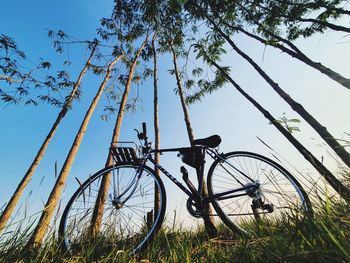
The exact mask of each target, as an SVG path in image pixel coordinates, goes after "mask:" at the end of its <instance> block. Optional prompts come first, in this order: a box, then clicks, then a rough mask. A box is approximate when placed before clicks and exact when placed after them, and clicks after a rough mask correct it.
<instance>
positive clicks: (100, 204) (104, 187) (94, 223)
mask: <svg viewBox="0 0 350 263" xmlns="http://www.w3.org/2000/svg"><path fill="white" fill-rule="evenodd" d="M147 41H148V36H147V37H146V39H145V41H144V42H143V43H142V45H141V46H140V48H139V50H138V51H137V54H136V56H135V58H134V60H133V63H132V65H131V67H130V71H129V75H128V80H127V83H126V85H125V90H124V93H123V96H122V99H121V102H120V106H119V110H118V115H117V120H116V124H115V127H114V130H113V135H112V140H111V147H112V146H113V145H114V144H116V143H117V142H118V138H119V135H120V129H121V126H122V121H123V117H124V112H125V106H126V103H127V100H128V96H129V92H130V88H131V83H132V78H133V75H134V71H135V68H136V65H137V61H138V59H139V57H140V55H141V51H142V50H143V48H144V47H145V45H146V43H147ZM112 164H113V157H112V155H111V154H110V153H109V154H108V157H107V161H106V165H105V166H106V167H108V166H110V165H112ZM110 177H111V174H110V173H108V174H106V175H105V176H103V178H102V180H101V186H100V189H99V192H98V195H97V198H96V204H95V207H94V211H93V215H92V219H91V226H90V231H91V234H92V235H93V236H96V235H97V234H98V231H99V230H100V227H101V223H102V217H103V209H104V204H105V201H106V198H107V194H108V186H109V182H110Z"/></svg>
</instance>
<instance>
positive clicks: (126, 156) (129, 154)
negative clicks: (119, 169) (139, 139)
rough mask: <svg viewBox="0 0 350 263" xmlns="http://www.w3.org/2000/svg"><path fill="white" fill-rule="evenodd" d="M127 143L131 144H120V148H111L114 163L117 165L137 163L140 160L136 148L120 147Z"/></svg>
mask: <svg viewBox="0 0 350 263" xmlns="http://www.w3.org/2000/svg"><path fill="white" fill-rule="evenodd" d="M125 143H127V144H131V143H130V142H120V143H118V146H113V147H111V148H110V151H111V153H112V156H113V159H114V161H115V162H116V163H122V162H123V163H125V162H130V163H137V162H138V161H139V160H140V159H139V158H138V155H137V154H136V150H135V149H134V147H126V146H119V145H123V144H125Z"/></svg>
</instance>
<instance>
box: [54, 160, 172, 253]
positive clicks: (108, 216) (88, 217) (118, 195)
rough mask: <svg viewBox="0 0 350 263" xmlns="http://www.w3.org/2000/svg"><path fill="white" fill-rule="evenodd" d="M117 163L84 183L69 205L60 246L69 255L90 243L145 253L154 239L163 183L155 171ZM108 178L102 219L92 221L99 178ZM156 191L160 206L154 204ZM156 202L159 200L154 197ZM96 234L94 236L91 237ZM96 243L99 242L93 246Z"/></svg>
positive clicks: (163, 198) (161, 214)
mask: <svg viewBox="0 0 350 263" xmlns="http://www.w3.org/2000/svg"><path fill="white" fill-rule="evenodd" d="M138 168H139V166H137V165H133V164H129V163H118V164H117V165H115V166H111V167H108V168H105V169H103V170H101V171H99V172H97V173H96V174H94V175H93V176H91V177H90V178H89V179H88V180H87V181H86V182H84V183H83V184H82V185H81V186H80V187H79V189H78V190H77V191H76V192H75V193H74V195H73V196H72V198H71V199H70V201H69V202H68V204H67V206H66V208H65V210H64V212H63V215H62V219H61V222H60V227H59V236H60V238H61V240H62V247H63V249H64V250H67V251H69V252H71V253H74V252H75V251H76V252H79V250H81V249H83V248H84V246H85V248H86V246H87V245H89V244H95V245H97V244H98V246H96V247H98V248H101V249H102V248H103V249H104V250H106V248H116V249H118V250H125V251H128V252H130V253H138V252H140V251H142V250H144V249H145V248H146V247H147V246H148V245H149V243H150V242H151V241H152V240H153V238H154V236H155V235H156V233H157V232H158V230H159V228H160V226H161V224H162V221H163V219H164V213H165V207H166V195H165V189H164V186H163V183H162V181H161V179H160V178H159V176H157V175H156V174H155V172H154V171H153V170H152V169H151V168H149V167H147V166H145V167H143V171H142V175H141V176H139V173H138ZM107 175H108V176H109V180H108V181H109V184H108V190H107V191H108V192H106V200H105V202H104V204H103V206H102V207H103V216H102V218H101V221H100V222H99V223H98V225H99V227H98V233H97V234H96V232H93V231H92V229H96V221H95V220H94V222H93V220H92V218H93V213H94V212H93V211H94V209H95V203H96V200H97V196H98V192H99V190H100V185H101V181H102V178H103V177H104V176H107ZM156 189H158V191H159V203H158V205H157V204H156V203H155V199H156V198H155V193H156ZM157 199H158V198H157ZM94 233H95V234H94ZM96 242H98V243H96Z"/></svg>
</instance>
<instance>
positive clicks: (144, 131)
mask: <svg viewBox="0 0 350 263" xmlns="http://www.w3.org/2000/svg"><path fill="white" fill-rule="evenodd" d="M134 130H135V131H136V132H137V138H138V139H139V140H144V141H145V145H147V144H148V142H147V139H148V138H147V128H146V123H145V122H143V123H142V132H139V131H138V130H136V129H134Z"/></svg>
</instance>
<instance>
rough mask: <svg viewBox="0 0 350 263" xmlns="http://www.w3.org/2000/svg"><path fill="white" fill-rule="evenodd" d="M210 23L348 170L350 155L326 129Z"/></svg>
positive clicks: (213, 23)
mask: <svg viewBox="0 0 350 263" xmlns="http://www.w3.org/2000/svg"><path fill="white" fill-rule="evenodd" d="M210 22H211V23H212V25H213V26H214V28H215V29H216V30H217V32H219V33H220V35H221V36H222V37H223V38H224V39H225V40H226V41H227V42H228V43H229V44H230V45H231V47H232V48H233V49H234V50H235V51H236V52H237V53H238V54H239V55H240V56H241V57H243V58H244V59H245V60H246V61H248V62H249V63H250V64H251V65H252V66H253V67H254V69H255V70H256V71H257V72H258V73H259V74H260V75H261V76H262V77H263V78H264V79H265V80H266V82H267V83H269V85H270V86H271V87H272V88H273V90H274V91H275V92H276V93H277V94H278V95H279V96H280V97H281V98H282V99H283V100H284V101H285V102H287V103H288V104H289V105H290V106H291V108H292V109H293V110H294V111H296V112H297V113H298V114H299V115H300V116H301V117H302V118H303V119H304V120H305V121H306V122H307V123H308V124H309V125H310V126H311V127H312V128H313V129H314V130H315V131H316V132H317V133H318V134H319V135H320V136H321V138H322V139H323V140H324V141H325V142H326V143H327V144H328V145H329V146H330V147H331V148H332V149H333V151H334V152H335V153H336V154H337V155H338V156H339V157H340V158H341V160H342V161H343V162H344V163H345V164H346V165H347V166H348V167H349V168H350V154H349V153H348V152H347V151H346V150H345V148H344V147H342V146H341V145H340V144H339V143H338V141H337V140H336V139H335V138H334V137H333V136H332V135H331V134H330V133H329V132H328V131H327V128H326V127H324V126H323V125H321V124H320V123H319V122H318V121H317V120H316V119H315V118H314V117H313V116H312V115H311V114H310V113H309V112H308V111H307V110H305V108H304V107H303V106H302V105H301V104H300V103H298V102H296V101H295V100H293V99H292V98H291V97H290V96H289V94H287V93H286V92H285V91H284V90H283V89H281V88H280V86H279V85H278V84H277V83H276V82H274V81H273V80H272V79H271V78H270V77H269V76H268V75H267V74H266V73H265V72H264V71H263V70H262V69H261V68H260V67H259V66H258V65H257V64H256V63H255V62H254V61H253V59H251V58H250V57H249V56H248V55H247V54H246V53H244V52H243V51H242V50H240V49H239V48H238V47H237V46H236V45H235V43H234V42H233V41H232V40H231V39H230V38H229V37H228V36H227V35H226V34H225V33H224V32H223V31H222V30H221V29H220V28H218V26H217V25H216V24H215V22H214V21H213V20H211V19H210Z"/></svg>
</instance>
